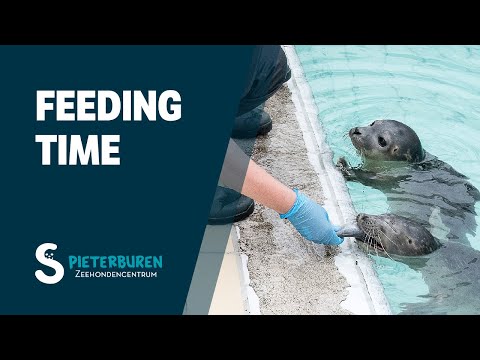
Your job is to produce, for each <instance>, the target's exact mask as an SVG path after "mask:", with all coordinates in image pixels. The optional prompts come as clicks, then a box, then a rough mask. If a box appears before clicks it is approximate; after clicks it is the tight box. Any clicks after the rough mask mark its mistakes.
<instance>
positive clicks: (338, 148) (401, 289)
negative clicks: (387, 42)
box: [296, 45, 480, 313]
mask: <svg viewBox="0 0 480 360" xmlns="http://www.w3.org/2000/svg"><path fill="white" fill-rule="evenodd" d="M296 50H297V54H298V56H299V58H300V61H301V63H302V67H303V70H304V73H305V76H306V78H307V80H308V83H309V84H310V87H311V89H312V93H313V96H314V100H315V103H316V105H317V107H318V115H319V121H320V122H321V123H322V126H323V128H324V130H325V133H326V136H327V142H328V143H329V145H330V147H331V149H332V151H333V153H334V161H335V162H336V160H337V159H338V158H339V157H340V156H345V157H346V159H347V160H348V161H349V163H350V164H352V165H357V164H359V163H360V157H359V156H358V155H357V153H356V152H355V149H354V148H353V146H352V145H351V142H350V139H349V137H348V136H345V134H347V132H348V130H349V129H350V128H352V127H354V126H367V125H368V124H370V123H371V122H372V121H373V120H375V119H395V120H399V121H401V122H403V123H405V124H407V125H409V126H410V127H411V128H413V129H414V130H415V131H416V133H417V134H418V136H419V138H420V139H421V141H422V144H423V146H424V148H425V150H427V151H428V152H429V153H431V154H433V155H435V156H437V157H438V158H440V159H441V160H443V161H445V162H447V163H449V164H450V165H452V166H453V167H454V168H455V169H456V170H457V171H459V172H461V173H463V174H465V175H466V176H468V177H469V178H470V182H471V183H472V184H473V185H475V186H476V187H477V188H480V166H479V165H478V164H479V160H480V145H479V144H480V47H479V46H371V45H368V46H317V45H315V46H296ZM347 185H348V189H349V192H350V195H351V197H352V201H353V204H354V207H355V209H356V211H357V212H366V213H369V214H381V213H385V212H388V205H387V202H386V197H385V195H384V194H383V193H382V192H381V191H379V190H376V189H372V188H370V187H367V186H364V185H362V184H359V183H353V182H347ZM476 210H477V214H480V206H479V204H478V203H477V204H476ZM477 223H478V224H480V220H479V219H478V217H477ZM437 235H438V234H437ZM469 241H470V243H471V245H472V246H473V247H474V248H476V249H479V250H480V232H477V235H476V236H470V237H469ZM370 256H372V255H370ZM372 258H373V259H374V264H375V265H374V266H375V270H376V271H377V273H378V276H379V278H380V281H381V282H382V285H383V286H384V289H385V294H386V296H387V299H388V300H389V302H390V305H391V308H392V310H393V312H394V313H399V312H401V311H402V310H404V305H403V304H404V303H415V302H423V301H425V297H424V296H425V295H427V294H428V291H429V289H428V286H427V285H426V283H425V282H424V281H423V278H422V274H421V273H420V272H417V271H414V270H412V269H411V268H409V267H408V266H406V265H405V264H402V263H399V262H395V261H393V260H390V259H388V258H383V257H377V256H372Z"/></svg>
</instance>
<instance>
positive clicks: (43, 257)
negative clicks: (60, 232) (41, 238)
mask: <svg viewBox="0 0 480 360" xmlns="http://www.w3.org/2000/svg"><path fill="white" fill-rule="evenodd" d="M56 249H57V245H56V244H53V243H45V244H42V245H40V246H39V247H38V248H37V251H35V257H36V258H37V260H38V262H39V263H40V264H43V265H45V266H48V267H51V268H52V269H53V270H55V275H52V276H48V275H45V273H44V272H43V271H42V270H37V271H35V277H36V278H37V279H38V281H41V282H42V283H44V284H49V285H53V284H56V283H58V282H59V281H60V280H62V278H63V274H64V273H65V271H64V269H63V266H62V264H60V263H59V262H58V261H57V260H53V259H52V258H53V254H52V253H50V254H46V252H47V250H56Z"/></svg>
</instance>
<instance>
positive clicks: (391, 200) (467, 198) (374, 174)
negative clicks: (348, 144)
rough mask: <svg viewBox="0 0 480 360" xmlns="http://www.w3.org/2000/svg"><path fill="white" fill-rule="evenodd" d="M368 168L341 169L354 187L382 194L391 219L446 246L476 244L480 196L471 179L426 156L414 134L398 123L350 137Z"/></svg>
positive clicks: (382, 123) (381, 123)
mask: <svg viewBox="0 0 480 360" xmlns="http://www.w3.org/2000/svg"><path fill="white" fill-rule="evenodd" d="M349 136H350V139H351V141H352V144H353V146H354V147H355V148H356V149H357V151H358V153H359V154H360V155H361V156H362V159H363V164H362V165H360V166H359V167H355V168H354V167H351V166H350V165H349V164H348V163H347V161H346V160H345V159H344V158H340V159H339V160H338V162H337V167H338V168H339V169H340V171H341V172H342V174H343V175H344V177H345V178H346V179H347V180H349V181H356V182H359V183H362V184H363V185H365V186H369V187H372V188H375V189H378V190H380V191H382V192H383V193H384V194H385V195H386V197H387V202H388V204H389V206H390V210H391V213H393V214H396V215H400V216H404V217H406V218H409V219H412V220H415V221H418V222H419V223H420V224H421V225H423V226H425V227H427V228H428V229H429V230H430V232H431V233H433V234H434V235H435V236H436V237H437V238H438V239H440V240H442V241H458V242H461V243H464V244H470V242H469V241H468V238H467V234H470V235H475V232H476V228H477V223H476V219H475V218H476V212H475V203H476V202H477V201H478V200H480V192H479V191H478V189H477V188H475V186H473V185H472V184H471V183H470V182H469V181H468V178H467V177H466V176H465V175H463V174H461V173H459V172H458V171H456V170H455V169H454V168H453V167H452V166H450V165H449V164H447V163H445V162H443V161H441V160H440V159H438V158H437V157H435V156H433V155H432V154H430V153H428V152H427V151H425V149H424V148H423V146H422V143H421V141H420V139H419V137H418V135H417V134H416V133H415V131H414V130H413V129H411V128H410V127H409V126H407V125H405V124H403V123H401V122H400V121H396V120H375V121H374V122H372V123H371V124H370V125H369V126H365V127H355V128H353V129H351V130H350V131H349Z"/></svg>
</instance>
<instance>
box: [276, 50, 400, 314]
mask: <svg viewBox="0 0 480 360" xmlns="http://www.w3.org/2000/svg"><path fill="white" fill-rule="evenodd" d="M283 49H284V50H285V53H286V55H287V58H288V62H289V65H290V68H291V70H292V78H291V80H290V81H289V82H288V87H289V89H290V91H291V94H292V101H293V103H294V105H295V108H296V118H297V121H298V123H299V126H300V129H301V131H302V133H303V139H304V141H305V146H306V148H307V155H308V159H309V161H310V163H311V164H312V166H313V168H314V170H315V172H316V174H317V175H318V178H319V180H320V183H321V186H322V190H323V193H324V195H325V202H324V207H325V209H326V210H327V212H328V214H329V216H330V219H331V221H332V222H333V223H335V224H343V223H346V222H352V221H354V219H355V216H356V212H355V210H354V208H353V205H352V202H351V199H350V195H349V193H348V190H347V186H346V184H345V180H344V179H343V177H342V175H341V174H340V172H339V171H337V169H336V168H335V166H334V164H333V153H332V151H331V150H330V147H329V146H328V144H327V142H326V140H325V134H324V132H323V129H322V127H321V125H320V123H319V121H318V113H317V106H316V105H315V103H314V100H313V95H312V93H311V89H310V86H309V84H308V83H307V81H306V79H305V76H304V74H303V69H302V67H301V63H300V60H299V59H298V56H297V53H296V51H295V48H294V46H293V45H285V46H283ZM340 248H341V252H340V253H339V254H337V255H336V256H335V265H336V266H337V268H338V270H339V271H340V273H341V274H342V275H343V276H344V277H345V278H346V280H347V282H348V284H349V287H348V288H347V289H348V296H347V298H346V299H345V301H343V302H342V303H341V306H342V307H343V308H344V309H346V310H348V311H350V312H351V313H353V314H378V315H380V314H391V313H392V312H391V309H390V306H389V304H388V301H387V299H386V297H385V294H384V291H383V287H382V285H381V284H380V281H379V279H378V277H377V275H376V273H375V271H374V269H373V267H372V262H371V260H370V259H369V258H368V257H367V256H366V255H365V253H364V252H363V251H361V250H360V249H359V248H358V246H357V244H356V243H355V241H354V239H352V238H346V239H345V241H344V242H343V244H342V245H341V246H340Z"/></svg>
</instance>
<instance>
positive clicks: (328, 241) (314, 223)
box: [280, 189, 343, 245]
mask: <svg viewBox="0 0 480 360" xmlns="http://www.w3.org/2000/svg"><path fill="white" fill-rule="evenodd" d="M293 191H295V193H296V194H297V199H296V200H295V203H294V204H293V206H292V208H291V209H290V210H288V212H286V213H285V214H280V217H281V218H282V219H288V220H289V221H290V222H291V223H292V225H293V226H294V227H295V229H297V231H298V232H299V233H300V234H301V235H302V236H303V237H304V238H305V239H307V240H310V241H313V242H316V243H319V244H324V245H340V244H341V243H342V242H343V239H342V238H339V237H338V236H337V234H335V231H337V230H339V229H340V227H339V226H335V225H332V224H331V223H330V220H329V219H328V214H327V212H326V210H325V209H324V208H323V207H321V206H320V205H319V204H317V203H316V202H315V201H313V200H312V199H310V198H309V197H308V196H306V195H304V194H302V193H301V192H299V191H298V189H293Z"/></svg>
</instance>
